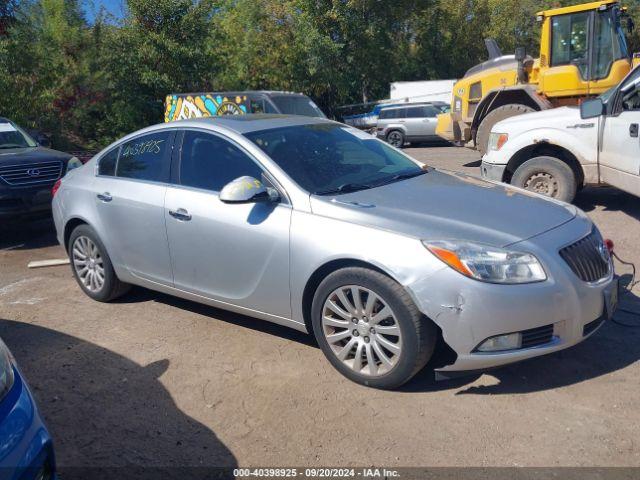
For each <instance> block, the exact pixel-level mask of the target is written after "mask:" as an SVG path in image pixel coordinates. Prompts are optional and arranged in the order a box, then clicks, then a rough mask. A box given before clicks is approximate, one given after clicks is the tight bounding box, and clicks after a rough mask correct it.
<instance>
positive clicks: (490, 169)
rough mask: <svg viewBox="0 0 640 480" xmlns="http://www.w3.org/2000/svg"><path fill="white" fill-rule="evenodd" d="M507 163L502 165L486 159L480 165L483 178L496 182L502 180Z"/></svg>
mask: <svg viewBox="0 0 640 480" xmlns="http://www.w3.org/2000/svg"><path fill="white" fill-rule="evenodd" d="M506 168H507V165H506V164H505V165H500V164H495V163H488V162H485V161H484V160H483V161H482V164H481V165H480V174H481V175H482V178H484V179H486V180H493V181H494V182H502V181H503V179H504V171H505V170H506Z"/></svg>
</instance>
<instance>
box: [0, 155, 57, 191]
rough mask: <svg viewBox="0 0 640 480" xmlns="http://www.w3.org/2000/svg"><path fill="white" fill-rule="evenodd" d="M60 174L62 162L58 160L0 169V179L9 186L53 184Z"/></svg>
mask: <svg viewBox="0 0 640 480" xmlns="http://www.w3.org/2000/svg"><path fill="white" fill-rule="evenodd" d="M61 174H62V162H61V161H59V160H54V161H51V162H39V163H28V164H23V165H8V166H4V167H0V179H2V180H4V181H5V182H6V183H8V184H9V185H19V186H28V185H38V184H41V183H54V182H55V181H56V180H58V179H59V178H60V175H61Z"/></svg>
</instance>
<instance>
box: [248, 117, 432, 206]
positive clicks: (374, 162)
mask: <svg viewBox="0 0 640 480" xmlns="http://www.w3.org/2000/svg"><path fill="white" fill-rule="evenodd" d="M245 136H246V137H248V138H249V139H250V140H251V141H252V142H253V143H255V144H256V145H257V146H258V147H260V148H261V149H262V150H263V151H264V152H265V153H267V155H269V156H270V157H271V158H272V159H273V160H274V161H275V162H276V163H277V164H278V165H279V166H280V168H282V169H283V170H284V171H285V172H286V173H287V175H289V176H290V177H291V178H292V179H293V180H294V181H295V182H296V183H298V184H299V185H300V186H301V187H302V188H304V189H305V190H307V191H308V192H310V193H313V194H316V195H329V194H337V193H347V192H353V191H356V190H365V189H367V188H374V187H377V186H381V185H384V184H387V183H391V182H394V181H399V180H402V179H405V178H409V177H414V176H417V175H421V174H423V173H425V172H426V170H424V169H423V168H421V167H420V166H419V165H418V164H417V163H415V162H414V161H413V160H411V159H410V158H409V157H407V156H406V155H404V154H403V153H401V152H399V151H397V150H396V149H394V148H393V147H390V146H389V145H387V144H385V143H383V142H381V141H379V140H376V139H375V138H373V137H372V136H371V135H369V134H368V133H365V132H361V131H360V130H356V129H354V128H350V127H347V126H344V125H337V124H326V123H322V124H315V125H297V126H292V127H283V128H274V129H270V130H260V131H257V132H251V133H247V134H245Z"/></svg>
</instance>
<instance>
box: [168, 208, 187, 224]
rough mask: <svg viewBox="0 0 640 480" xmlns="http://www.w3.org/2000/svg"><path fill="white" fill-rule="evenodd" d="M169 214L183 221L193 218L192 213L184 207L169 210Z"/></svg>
mask: <svg viewBox="0 0 640 480" xmlns="http://www.w3.org/2000/svg"><path fill="white" fill-rule="evenodd" d="M169 215H171V216H172V217H173V218H176V219H178V220H181V221H183V222H188V221H189V220H191V215H190V214H189V212H187V211H186V210H185V209H184V208H179V209H177V210H169Z"/></svg>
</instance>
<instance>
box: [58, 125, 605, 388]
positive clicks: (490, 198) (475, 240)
mask: <svg viewBox="0 0 640 480" xmlns="http://www.w3.org/2000/svg"><path fill="white" fill-rule="evenodd" d="M55 189H56V190H57V192H56V194H55V196H54V200H53V212H54V219H55V224H56V229H57V234H58V239H59V241H60V243H61V244H62V245H63V246H64V247H65V248H66V249H67V251H68V253H69V256H70V258H71V265H72V270H73V274H74V275H75V277H76V279H77V281H78V284H79V285H80V288H81V289H82V290H83V291H84V292H85V293H86V294H87V295H89V296H90V297H91V298H93V299H95V300H98V301H103V302H105V301H109V300H112V299H114V298H116V297H118V296H120V295H122V294H124V293H125V292H126V291H127V288H128V287H129V286H130V285H131V284H135V285H141V286H143V287H147V288H150V289H153V290H158V291H161V292H166V293H169V294H172V295H176V296H179V297H183V298H187V299H190V300H194V301H196V302H202V303H206V304H209V305H213V306H216V307H220V308H224V309H228V310H232V311H235V312H239V313H243V314H246V315H251V316H254V317H257V318H260V319H264V320H267V321H271V322H275V323H278V324H281V325H285V326H288V327H292V328H295V329H297V330H301V331H304V332H313V334H314V335H315V337H316V338H317V341H318V343H319V345H320V347H321V348H322V350H323V352H324V353H325V355H326V356H327V358H328V359H329V361H330V362H331V363H332V364H333V366H334V367H335V368H336V369H337V370H339V371H340V372H341V373H342V374H344V375H345V376H346V377H348V378H350V379H352V380H354V381H356V382H359V383H362V384H365V385H369V386H372V387H378V388H395V387H398V386H400V385H402V384H403V383H405V382H406V381H408V380H409V379H410V378H411V377H412V376H413V375H415V374H416V373H417V372H418V371H419V370H421V369H422V368H423V367H424V366H425V365H426V364H427V362H428V361H429V359H430V358H431V357H432V355H433V352H434V349H435V347H436V345H437V344H438V342H441V343H442V344H446V345H447V346H448V347H449V348H450V350H452V351H453V353H454V355H450V356H449V357H450V358H448V359H447V360H446V361H445V362H444V363H445V364H444V365H442V364H439V365H436V367H437V371H438V373H439V374H440V375H443V376H452V375H454V374H459V373H461V372H465V371H469V370H479V369H486V368H490V367H495V366H498V365H503V364H507V363H511V362H515V361H519V360H523V359H526V358H531V357H535V356H538V355H542V354H546V353H550V352H554V351H557V350H560V349H563V348H566V347H569V346H571V345H574V344H576V343H578V342H580V341H582V340H583V339H584V338H586V337H588V336H589V335H591V334H592V333H593V332H594V331H595V330H597V328H598V327H599V326H600V325H601V324H602V322H603V321H605V320H606V319H608V318H610V317H611V315H612V313H613V310H614V308H615V304H616V298H617V297H616V295H617V288H616V280H615V278H614V272H613V265H612V261H611V258H610V256H609V251H608V249H607V247H606V245H605V243H604V242H603V239H602V237H601V236H600V233H599V232H598V229H597V228H596V227H595V226H594V225H593V223H592V222H591V221H590V220H589V218H588V217H587V216H586V215H585V214H584V213H583V212H582V211H580V210H579V209H577V208H576V207H574V206H571V205H568V204H565V203H562V202H558V201H555V200H550V199H546V198H543V197H541V196H538V195H536V194H533V193H530V192H526V191H523V190H520V189H517V188H512V187H510V186H507V185H504V184H498V183H493V182H489V181H484V180H481V179H479V178H476V177H471V176H466V175H462V174H452V173H446V172H442V171H437V170H435V169H432V168H429V167H424V166H421V165H420V164H418V163H416V162H415V161H414V160H413V159H411V158H410V157H408V156H407V155H405V154H403V153H402V152H401V151H399V150H397V149H395V148H393V147H391V146H389V145H387V144H386V143H384V142H382V141H379V140H377V139H375V138H373V137H372V136H370V135H368V134H366V133H363V132H360V131H358V130H355V129H352V128H350V127H347V126H345V125H343V124H339V123H335V122H332V121H328V120H324V119H317V118H305V117H294V116H264V115H263V116H252V115H246V116H237V117H235V116H229V117H216V118H206V119H194V120H185V121H180V122H173V123H169V124H163V125H157V126H153V127H149V128H146V129H144V130H140V131H138V132H135V133H133V134H131V135H128V136H126V137H124V138H123V139H121V140H119V141H118V142H115V143H114V144H112V145H110V146H109V147H107V148H106V149H105V150H103V151H102V152H100V153H99V154H98V155H96V157H95V158H93V159H92V160H91V161H90V162H88V163H87V164H86V165H84V166H83V167H81V168H78V169H76V170H73V171H72V172H70V173H69V174H68V175H67V176H65V177H64V178H63V179H62V181H61V184H59V185H57V186H56V187H55Z"/></svg>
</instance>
